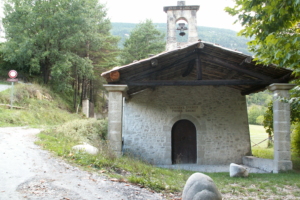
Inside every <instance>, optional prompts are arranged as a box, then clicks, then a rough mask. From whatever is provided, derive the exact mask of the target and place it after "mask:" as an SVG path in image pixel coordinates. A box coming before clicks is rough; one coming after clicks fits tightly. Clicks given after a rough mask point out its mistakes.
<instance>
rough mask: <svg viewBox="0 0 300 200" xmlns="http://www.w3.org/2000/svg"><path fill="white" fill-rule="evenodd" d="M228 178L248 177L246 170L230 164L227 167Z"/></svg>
mask: <svg viewBox="0 0 300 200" xmlns="http://www.w3.org/2000/svg"><path fill="white" fill-rule="evenodd" d="M229 173H230V177H248V175H249V172H248V170H247V169H246V168H245V167H243V166H241V165H238V164H235V163H231V164H230V167H229Z"/></svg>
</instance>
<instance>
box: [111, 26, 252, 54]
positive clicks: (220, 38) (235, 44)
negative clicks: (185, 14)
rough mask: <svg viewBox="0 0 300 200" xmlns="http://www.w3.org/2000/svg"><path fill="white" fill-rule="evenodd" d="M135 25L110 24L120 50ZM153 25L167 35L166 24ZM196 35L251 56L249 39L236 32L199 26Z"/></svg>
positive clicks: (181, 38)
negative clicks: (118, 40)
mask: <svg viewBox="0 0 300 200" xmlns="http://www.w3.org/2000/svg"><path fill="white" fill-rule="evenodd" d="M136 25H137V24H135V23H117V22H114V23H112V30H111V33H112V34H113V35H116V36H119V37H120V38H121V40H120V42H119V47H120V48H122V47H123V43H124V41H125V39H126V37H128V36H129V34H130V32H131V30H132V29H133V28H134V27H135V26H136ZM154 25H155V26H156V28H157V29H158V30H160V31H161V32H163V33H165V35H167V24H166V23H154ZM198 35H199V39H201V40H203V41H206V42H211V43H215V44H219V45H221V46H223V47H226V48H229V49H236V50H237V51H240V52H243V53H244V54H248V55H251V53H250V52H249V51H248V50H247V42H248V41H249V39H247V38H244V37H239V36H237V32H235V31H233V30H229V29H222V28H212V27H205V26H199V27H198ZM178 39H180V41H184V40H186V39H187V35H186V36H184V37H180V36H178Z"/></svg>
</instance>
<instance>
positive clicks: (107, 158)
mask: <svg viewBox="0 0 300 200" xmlns="http://www.w3.org/2000/svg"><path fill="white" fill-rule="evenodd" d="M93 120H94V119H93ZM79 124H81V125H80V126H79ZM98 124H102V125H100V126H101V127H102V128H100V127H98ZM79 127H81V128H79ZM84 127H86V128H84ZM92 127H94V128H95V127H96V128H95V131H89V130H94V128H92ZM66 129H69V131H70V132H72V134H70V133H67V132H68V131H66ZM99 130H100V135H99ZM105 130H106V122H105V121H102V120H94V121H92V119H84V120H76V121H74V122H69V123H68V125H67V126H65V125H62V126H59V127H57V128H56V129H53V128H52V129H48V130H46V131H44V132H42V133H41V134H39V138H40V140H38V141H37V144H39V145H40V146H42V147H43V148H45V149H48V150H50V151H52V152H53V153H54V154H55V155H57V156H61V157H63V158H64V159H66V160H67V161H69V162H71V163H73V164H76V165H78V166H80V167H82V168H84V169H86V170H91V171H94V172H97V173H100V174H102V175H106V176H108V177H109V179H111V180H112V181H119V182H127V183H132V184H136V185H138V186H140V187H146V188H149V189H150V190H153V191H156V192H161V193H163V194H164V196H165V197H166V198H168V199H174V198H180V197H181V192H182V190H183V187H184V185H185V183H186V181H187V179H188V177H189V176H190V175H192V174H193V173H195V172H192V171H186V170H172V169H163V168H158V167H155V166H153V165H151V164H149V163H147V162H144V161H142V160H139V159H137V158H134V157H132V156H130V155H124V156H122V157H116V156H115V155H114V154H112V152H111V151H109V148H108V146H107V143H106V141H105V140H103V138H104V136H105V135H104V133H105ZM91 132H93V133H91ZM88 133H89V134H88ZM82 142H87V143H90V144H93V145H95V146H96V147H97V148H98V149H100V152H99V153H98V154H97V155H89V154H87V153H85V152H83V151H74V150H72V146H74V145H77V144H80V143H82ZM205 174H207V175H208V176H210V177H211V178H212V179H213V180H214V182H215V183H216V185H217V187H218V189H219V190H220V192H221V193H222V196H223V199H283V198H285V199H286V197H288V198H287V199H296V198H300V182H299V179H300V173H297V172H294V171H291V172H287V173H280V174H250V176H249V177H248V178H230V177H229V173H205Z"/></svg>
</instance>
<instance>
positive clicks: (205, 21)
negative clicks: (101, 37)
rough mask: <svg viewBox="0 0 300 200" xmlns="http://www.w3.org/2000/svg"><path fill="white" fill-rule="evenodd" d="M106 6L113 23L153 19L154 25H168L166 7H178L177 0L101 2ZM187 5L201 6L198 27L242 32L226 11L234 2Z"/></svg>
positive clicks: (196, 0) (205, 0)
mask: <svg viewBox="0 0 300 200" xmlns="http://www.w3.org/2000/svg"><path fill="white" fill-rule="evenodd" d="M100 2H101V3H104V4H106V8H107V9H108V10H107V14H108V17H109V18H110V20H111V22H128V23H140V22H141V21H144V20H145V19H151V20H152V21H153V22H154V23H166V22H167V14H166V13H165V12H164V11H163V7H164V6H176V5H177V0H100ZM185 5H200V9H199V11H198V12H197V25H198V26H209V27H216V28H226V29H231V30H235V31H239V30H241V26H240V25H239V24H236V25H233V23H234V21H235V20H236V17H232V16H230V15H229V14H227V13H226V12H225V11H224V8H225V7H227V6H229V7H233V6H234V2H233V0H186V1H185Z"/></svg>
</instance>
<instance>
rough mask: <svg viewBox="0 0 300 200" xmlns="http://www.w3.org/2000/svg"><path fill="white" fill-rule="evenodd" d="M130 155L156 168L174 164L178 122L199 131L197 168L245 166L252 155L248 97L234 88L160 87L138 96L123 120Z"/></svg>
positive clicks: (131, 103) (125, 142)
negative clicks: (186, 122) (173, 138)
mask: <svg viewBox="0 0 300 200" xmlns="http://www.w3.org/2000/svg"><path fill="white" fill-rule="evenodd" d="M123 117H124V118H123V122H124V124H123V139H124V151H125V152H127V153H131V154H133V155H135V156H138V157H140V158H141V159H143V160H146V161H148V162H150V163H153V164H162V165H163V164H172V160H171V155H172V154H171V150H172V146H171V145H172V144H171V132H172V126H173V125H174V123H175V122H176V121H178V120H180V119H188V120H190V121H191V122H193V123H194V125H195V126H196V129H197V163H198V164H200V165H217V164H230V163H232V162H234V163H242V157H243V156H245V155H249V154H250V152H251V146H250V134H249V127H248V118H247V107H246V99H245V96H242V95H241V94H240V92H239V91H238V90H234V89H230V88H228V87H213V86H200V87H186V86H179V87H178V86H177V87H157V88H156V89H155V90H151V89H148V90H145V91H143V92H141V93H139V94H136V95H134V96H132V97H131V98H130V99H129V100H127V101H126V103H125V108H124V115H123Z"/></svg>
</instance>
